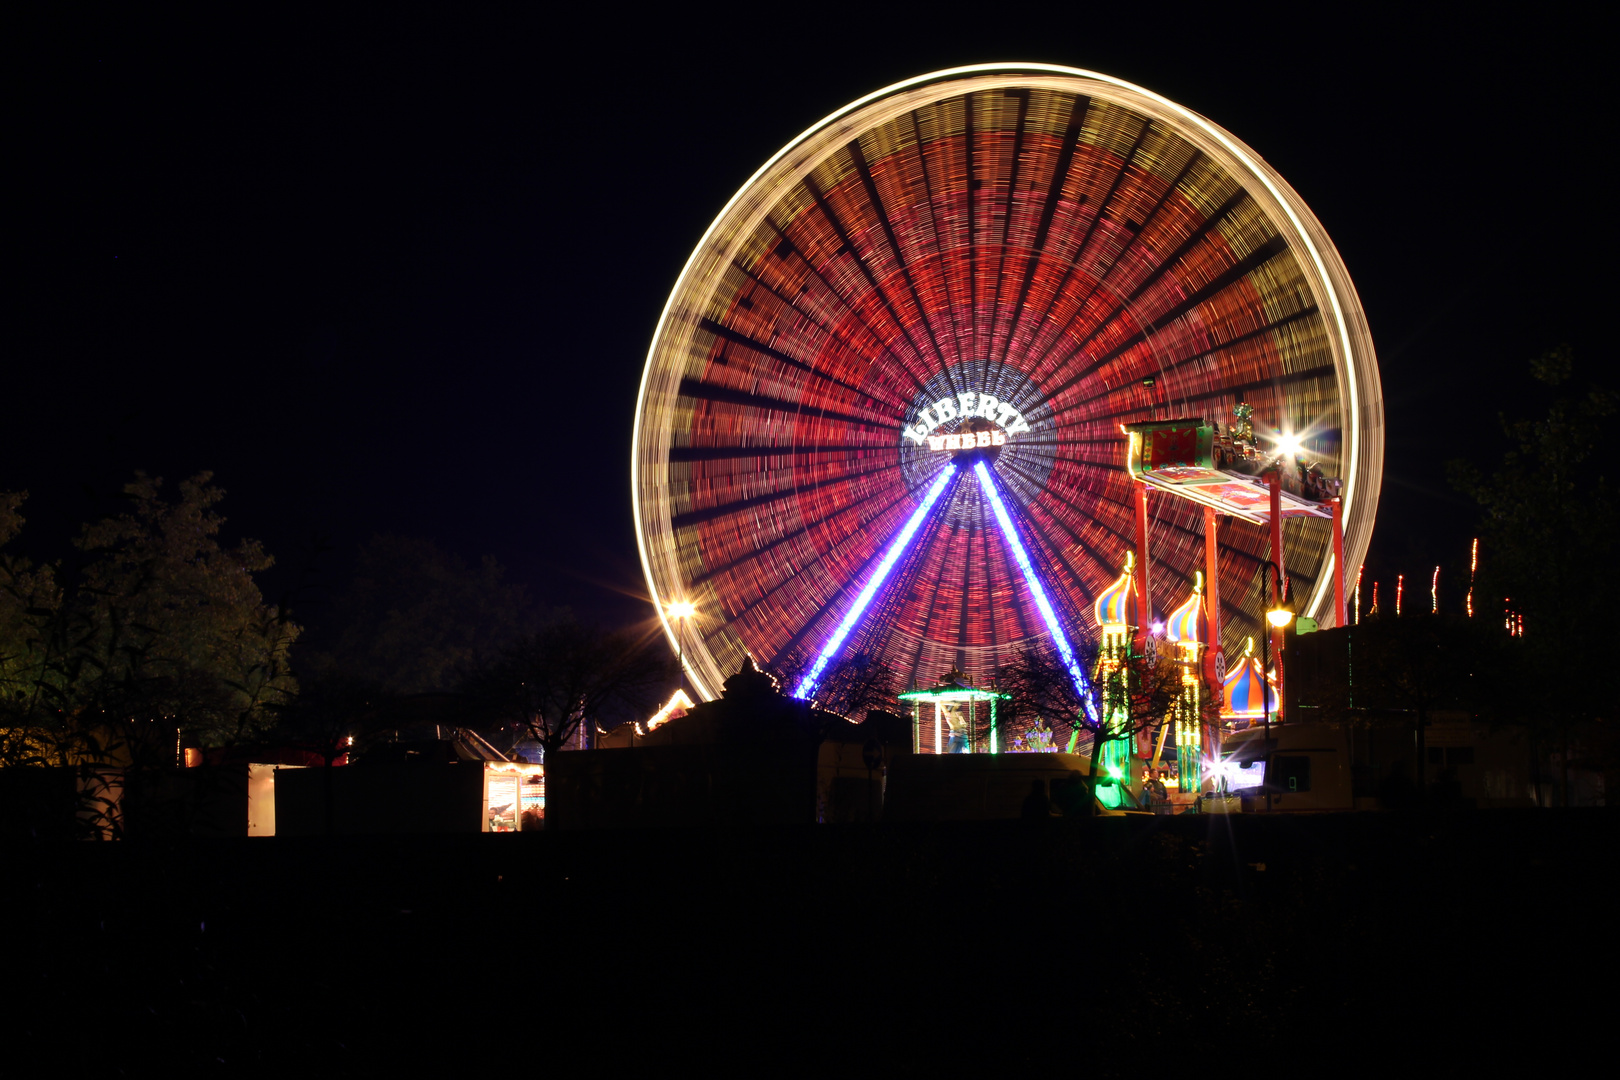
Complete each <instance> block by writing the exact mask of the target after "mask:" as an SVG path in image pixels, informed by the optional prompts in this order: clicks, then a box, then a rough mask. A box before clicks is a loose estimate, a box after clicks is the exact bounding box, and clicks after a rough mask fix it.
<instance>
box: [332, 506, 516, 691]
mask: <svg viewBox="0 0 1620 1080" xmlns="http://www.w3.org/2000/svg"><path fill="white" fill-rule="evenodd" d="M539 621H540V620H539V617H538V612H537V610H536V606H535V605H534V604H533V602H532V601H531V600H530V598H529V595H528V592H527V590H526V589H525V588H524V587H523V586H522V585H517V584H513V583H512V582H511V581H509V580H508V579H507V576H506V570H505V568H503V567H502V566H501V565H500V563H498V562H496V561H495V560H494V559H493V558H491V557H489V556H485V557H484V559H483V560H482V561H481V562H480V563H479V564H478V565H477V566H476V567H469V566H468V565H467V564H466V563H465V562H464V561H463V560H462V559H460V558H459V557H457V556H456V555H453V554H451V553H450V552H447V551H445V550H444V549H443V548H441V547H439V546H438V545H437V544H436V543H434V542H433V541H432V540H425V539H420V538H415V537H406V536H392V535H377V536H373V537H372V538H371V540H370V541H368V542H367V543H366V544H364V545H363V546H362V547H361V548H360V553H359V559H358V561H357V564H356V567H355V572H354V577H353V579H352V580H351V581H350V583H349V585H348V586H347V588H346V589H345V590H344V591H343V592H342V593H341V594H340V595H339V596H338V597H337V599H336V601H335V602H334V604H333V610H332V623H333V624H334V626H335V628H336V629H335V631H334V632H333V633H332V635H331V637H330V639H329V641H328V642H326V643H323V644H321V645H317V646H316V647H315V648H313V649H311V650H310V655H309V656H308V657H307V661H308V664H309V667H310V668H311V669H312V670H315V671H323V672H328V671H339V672H342V673H343V674H344V677H345V678H348V679H351V680H354V681H357V682H360V683H367V684H371V685H373V686H375V687H377V688H379V689H383V690H387V691H390V692H393V693H398V694H412V693H421V692H424V691H430V690H450V689H453V688H454V687H455V686H456V685H457V684H458V683H459V682H460V680H461V679H462V677H463V676H464V675H466V674H467V673H468V672H470V671H472V670H474V669H476V668H478V667H479V666H480V665H483V664H487V663H488V662H490V661H492V660H493V659H494V658H495V657H496V656H497V655H498V654H499V652H500V650H501V649H502V648H503V647H505V646H506V645H508V644H510V643H511V642H513V641H515V640H517V639H518V638H521V637H522V636H524V635H525V634H528V633H532V632H533V631H534V630H535V629H536V627H537V626H538V624H539Z"/></svg>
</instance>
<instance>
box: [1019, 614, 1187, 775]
mask: <svg viewBox="0 0 1620 1080" xmlns="http://www.w3.org/2000/svg"><path fill="white" fill-rule="evenodd" d="M1077 645H1078V646H1079V647H1078V648H1077V649H1076V650H1075V661H1076V664H1075V668H1076V669H1077V670H1078V671H1080V672H1082V673H1084V678H1080V679H1077V678H1076V677H1075V671H1073V670H1071V669H1070V668H1069V667H1068V666H1067V665H1066V664H1065V663H1064V661H1063V658H1062V657H1061V656H1060V655H1059V654H1058V651H1057V649H1056V648H1055V647H1053V645H1052V644H1051V642H1050V641H1049V640H1047V639H1045V638H1039V639H1036V640H1033V641H1028V642H1025V643H1024V645H1022V646H1021V647H1020V648H1019V649H1018V650H1017V652H1015V653H1014V654H1013V658H1012V660H1011V661H1009V662H1008V663H1007V664H1005V665H1004V666H1002V668H1001V669H1000V670H999V671H998V672H997V673H996V686H997V688H998V689H1000V690H1001V691H1003V692H1004V693H1006V694H1008V695H1010V697H1011V701H1010V702H1009V703H1008V712H1009V713H1010V715H1011V719H1012V721H1013V723H1014V724H1017V723H1019V722H1025V723H1029V722H1039V723H1044V724H1046V725H1048V726H1049V727H1050V728H1051V729H1052V730H1053V731H1054V732H1057V733H1059V734H1061V733H1064V732H1068V733H1069V743H1068V745H1069V747H1070V748H1071V749H1077V748H1078V743H1079V741H1080V738H1081V737H1082V736H1085V737H1088V738H1089V740H1090V743H1091V753H1090V758H1091V768H1090V772H1089V774H1088V776H1087V780H1086V786H1087V789H1088V790H1089V791H1090V792H1092V793H1093V794H1095V792H1096V790H1097V772H1098V762H1099V761H1100V759H1101V758H1102V756H1103V749H1104V747H1106V746H1107V745H1108V744H1109V743H1111V742H1117V741H1129V740H1131V739H1133V738H1135V737H1136V736H1137V735H1138V734H1139V733H1141V732H1144V731H1147V730H1148V729H1150V728H1152V727H1154V726H1156V725H1158V724H1161V723H1164V722H1165V721H1166V720H1168V719H1169V718H1170V717H1171V716H1172V714H1173V713H1174V711H1175V709H1176V708H1177V706H1178V704H1179V703H1181V702H1182V701H1183V699H1184V694H1185V685H1184V683H1183V680H1182V669H1181V665H1180V664H1178V663H1177V662H1176V661H1175V660H1174V659H1172V658H1171V657H1169V656H1168V655H1166V654H1163V653H1159V652H1157V651H1156V650H1150V651H1149V652H1148V653H1146V654H1143V653H1137V652H1135V651H1134V650H1133V649H1131V648H1130V646H1129V645H1128V644H1127V645H1125V646H1122V647H1119V648H1115V649H1108V648H1104V647H1102V646H1100V645H1099V643H1098V642H1096V641H1095V640H1094V639H1091V638H1079V639H1078V641H1077ZM1091 805H1094V802H1092V803H1091Z"/></svg>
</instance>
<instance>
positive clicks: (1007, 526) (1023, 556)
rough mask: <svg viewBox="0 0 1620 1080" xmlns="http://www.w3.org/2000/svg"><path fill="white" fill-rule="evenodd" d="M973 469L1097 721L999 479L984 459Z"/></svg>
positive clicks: (1084, 681)
mask: <svg viewBox="0 0 1620 1080" xmlns="http://www.w3.org/2000/svg"><path fill="white" fill-rule="evenodd" d="M973 471H974V472H976V473H978V474H979V486H980V487H982V488H984V493H985V494H986V495H987V496H989V498H990V505H991V507H992V508H993V509H994V510H995V512H996V521H997V522H998V523H999V524H1000V525H1001V533H1002V535H1003V536H1005V537H1006V538H1007V546H1008V547H1009V548H1011V549H1012V553H1013V558H1014V559H1015V560H1017V562H1018V569H1020V570H1022V571H1023V572H1024V583H1025V584H1027V585H1028V586H1029V593H1030V595H1031V596H1033V597H1034V598H1035V606H1036V607H1037V608H1039V609H1040V611H1041V618H1043V619H1045V620H1046V628H1047V629H1048V630H1050V631H1051V632H1052V643H1053V644H1054V645H1056V646H1057V651H1058V655H1059V656H1060V657H1062V658H1063V666H1064V667H1065V668H1067V669H1068V672H1069V677H1070V678H1071V679H1073V680H1074V689H1075V692H1076V693H1077V694H1078V695H1079V696H1080V701H1081V702H1082V703H1083V704H1084V706H1085V710H1086V715H1087V716H1089V717H1091V721H1092V723H1096V722H1097V708H1096V706H1095V705H1093V704H1092V701H1091V692H1090V691H1091V686H1090V683H1089V682H1088V680H1087V679H1086V674H1085V672H1084V671H1082V670H1081V668H1080V663H1079V661H1077V660H1076V659H1075V658H1074V650H1073V649H1072V648H1070V647H1069V639H1068V636H1067V635H1065V634H1064V633H1063V627H1062V625H1061V624H1060V623H1059V622H1058V617H1057V612H1055V611H1053V610H1052V604H1051V602H1050V601H1048V600H1047V599H1046V590H1045V589H1043V588H1041V579H1040V578H1038V577H1036V576H1035V567H1034V565H1033V564H1032V563H1031V562H1030V561H1029V552H1027V551H1025V550H1024V544H1023V541H1021V540H1019V539H1018V531H1017V530H1016V529H1014V528H1013V523H1012V517H1011V516H1010V515H1009V514H1008V513H1007V507H1006V505H1005V504H1004V503H1003V502H1002V501H1001V494H1000V492H998V491H997V490H996V482H995V481H994V480H992V479H991V478H990V467H989V466H988V465H986V464H985V463H984V462H983V461H979V462H977V463H976V464H975V465H974V466H973Z"/></svg>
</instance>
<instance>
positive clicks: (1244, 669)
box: [1221, 656, 1277, 717]
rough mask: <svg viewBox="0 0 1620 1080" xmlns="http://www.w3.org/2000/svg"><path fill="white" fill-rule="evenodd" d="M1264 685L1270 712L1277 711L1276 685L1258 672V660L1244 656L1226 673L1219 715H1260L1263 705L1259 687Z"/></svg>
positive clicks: (1263, 709) (1262, 711) (1263, 708)
mask: <svg viewBox="0 0 1620 1080" xmlns="http://www.w3.org/2000/svg"><path fill="white" fill-rule="evenodd" d="M1262 684H1264V685H1265V687H1266V698H1267V700H1268V702H1269V704H1270V706H1271V712H1272V713H1273V714H1275V713H1276V712H1277V687H1276V686H1275V685H1273V684H1272V683H1271V682H1270V681H1269V680H1266V679H1265V678H1263V677H1262V676H1261V674H1260V661H1258V660H1256V659H1255V658H1254V657H1252V656H1246V657H1244V658H1243V659H1242V660H1241V661H1240V662H1239V663H1238V664H1237V665H1236V666H1235V667H1233V668H1232V670H1231V671H1229V672H1227V673H1226V683H1225V685H1224V686H1223V687H1222V689H1221V715H1222V716H1224V717H1238V716H1260V715H1262V714H1263V713H1264V711H1265V706H1264V705H1262V704H1261V702H1260V687H1261V685H1262Z"/></svg>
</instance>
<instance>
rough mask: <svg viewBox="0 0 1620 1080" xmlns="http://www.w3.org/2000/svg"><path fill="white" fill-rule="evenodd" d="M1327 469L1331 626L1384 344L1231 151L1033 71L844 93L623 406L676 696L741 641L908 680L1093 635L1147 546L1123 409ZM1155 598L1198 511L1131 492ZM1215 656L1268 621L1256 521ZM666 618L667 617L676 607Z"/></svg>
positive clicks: (733, 665) (1188, 582)
mask: <svg viewBox="0 0 1620 1080" xmlns="http://www.w3.org/2000/svg"><path fill="white" fill-rule="evenodd" d="M1239 403H1246V404H1247V405H1249V406H1251V407H1252V410H1253V417H1254V429H1255V431H1256V432H1257V435H1258V437H1260V438H1262V439H1265V438H1270V439H1274V440H1276V441H1278V442H1279V443H1280V442H1286V443H1287V444H1288V445H1289V446H1290V447H1295V446H1297V447H1298V448H1299V449H1300V451H1301V453H1303V454H1305V455H1308V456H1309V458H1310V459H1311V460H1312V461H1313V462H1314V463H1317V464H1319V465H1320V469H1321V471H1322V472H1323V473H1325V474H1327V475H1329V476H1335V477H1338V478H1339V481H1340V486H1339V492H1340V498H1341V500H1342V506H1341V510H1342V525H1343V542H1344V557H1343V563H1344V565H1343V566H1339V565H1337V564H1336V563H1335V561H1334V557H1333V550H1332V548H1333V545H1332V543H1331V537H1330V530H1329V528H1328V527H1327V524H1326V523H1325V522H1323V521H1320V520H1316V519H1304V520H1299V521H1290V522H1288V528H1287V529H1286V530H1285V536H1284V541H1283V545H1284V548H1285V549H1286V561H1287V568H1288V574H1289V577H1290V579H1291V580H1292V582H1293V588H1294V589H1295V591H1296V594H1297V595H1298V596H1299V604H1300V609H1301V613H1302V614H1308V615H1312V616H1315V617H1317V618H1318V619H1319V620H1320V621H1321V622H1322V624H1323V625H1328V624H1330V623H1331V621H1332V600H1333V586H1332V584H1331V579H1332V576H1333V575H1334V574H1335V573H1339V574H1343V573H1344V568H1345V567H1350V568H1354V567H1356V566H1359V565H1360V563H1361V560H1362V558H1363V556H1364V555H1365V552H1366V548H1367V543H1368V541H1369V539H1370V536H1371V532H1372V525H1373V517H1374V513H1375V511H1376V509H1377V504H1378V489H1379V478H1380V473H1381V470H1382V458H1383V406H1382V399H1381V395H1380V390H1379V382H1378V371H1377V364H1376V359H1375V357H1374V353H1373V347H1372V342H1371V337H1370V335H1369V333H1368V330H1367V325H1366V320H1365V318H1364V316H1363V313H1362V310H1361V306H1360V302H1359V300H1358V299H1357V297H1356V293H1355V289H1354V287H1353V286H1352V284H1351V282H1350V278H1349V275H1348V273H1347V272H1346V270H1345V267H1344V265H1343V262H1342V261H1341V260H1340V258H1339V255H1338V253H1337V252H1336V251H1335V250H1334V248H1333V245H1332V243H1331V242H1330V241H1329V239H1328V237H1327V234H1326V232H1325V231H1324V230H1323V228H1322V226H1321V225H1320V224H1319V223H1318V222H1317V220H1316V218H1315V217H1314V216H1313V215H1312V214H1311V212H1310V210H1309V209H1308V208H1307V207H1306V206H1305V204H1304V202H1303V201H1302V200H1301V199H1300V198H1299V196H1298V195H1297V194H1295V193H1294V191H1293V189H1292V188H1290V187H1289V186H1288V185H1287V184H1286V183H1285V182H1284V181H1283V179H1282V178H1281V177H1280V176H1278V175H1277V173H1276V172H1275V171H1273V170H1272V169H1271V168H1270V167H1269V166H1268V165H1266V163H1265V162H1263V161H1262V160H1261V159H1260V158H1259V156H1258V155H1257V154H1255V153H1254V152H1253V151H1252V150H1250V149H1248V148H1247V147H1246V146H1244V145H1243V144H1242V143H1241V142H1239V141H1238V140H1237V139H1236V138H1234V137H1233V136H1232V135H1230V134H1228V133H1227V132H1225V131H1224V130H1222V129H1221V128H1219V127H1217V126H1215V125H1214V124H1212V123H1210V122H1209V121H1208V120H1205V119H1204V118H1202V117H1200V116H1198V115H1197V114H1195V113H1193V112H1191V111H1189V110H1187V109H1185V108H1183V107H1181V106H1179V105H1176V104H1174V103H1173V102H1170V101H1168V100H1166V99H1164V98H1162V97H1160V96H1158V95H1156V94H1153V93H1151V92H1150V91H1147V90H1144V89H1142V88H1140V87H1137V86H1133V85H1131V84H1129V83H1126V82H1122V81H1120V80H1118V79H1114V78H1111V77H1108V76H1105V75H1099V74H1096V73H1092V72H1086V71H1080V70H1076V69H1071V68H1062V67H1054V66H1048V65H1040V64H1016V65H984V66H975V67H966V68H956V69H952V70H948V71H941V72H935V73H933V74H929V75H925V76H922V77H919V78H915V79H911V80H908V81H906V82H903V83H899V84H896V85H894V86H890V87H887V88H886V89H883V90H880V91H878V92H876V93H873V94H871V95H868V96H867V97H864V98H862V99H860V100H859V101H856V102H853V103H851V104H850V105H848V106H846V107H844V108H843V109H840V110H839V111H838V112H836V113H834V114H833V115H831V116H829V117H827V118H826V119H824V120H822V121H821V122H820V123H818V124H816V125H815V126H813V127H812V128H810V129H809V130H808V131H806V132H804V133H803V134H802V135H800V136H799V137H798V138H796V139H794V140H793V141H792V142H791V143H789V144H788V145H787V146H786V147H784V148H783V149H782V150H781V151H780V152H778V153H777V154H776V155H775V156H774V157H773V158H771V160H770V161H768V162H766V163H765V165H764V166H762V167H761V168H760V169H759V171H758V172H757V173H755V174H754V176H753V177H752V178H750V179H749V181H748V182H747V183H746V184H745V185H744V186H743V188H742V190H740V191H738V192H737V194H736V195H734V196H733V197H732V199H731V200H730V202H728V203H727V204H726V206H725V208H724V209H723V210H722V211H721V213H720V215H719V217H718V218H716V219H715V221H714V223H713V224H712V225H711V226H710V227H709V230H708V232H707V233H705V235H704V237H703V239H702V241H701V242H700V243H699V244H698V246H697V249H696V250H695V251H694V252H693V253H692V256H691V258H690V259H689V260H688V262H687V264H686V266H685V268H684V269H683V271H682V272H681V275H680V278H679V279H678V281H677V283H676V285H675V289H674V291H673V292H672V294H671V295H670V298H669V301H668V303H667V305H666V306H665V309H664V313H663V317H662V319H661V320H660V322H659V325H658V329H657V332H656V334H655V335H654V338H653V342H652V347H651V350H650V352H649V354H648V358H647V364H646V370H645V372H644V374H643V377H642V383H641V390H640V396H639V399H638V402H637V410H636V422H635V436H634V445H633V449H632V465H631V471H632V488H633V498H634V509H635V518H636V527H637V539H638V543H639V545H640V553H641V559H642V566H643V569H644V571H645V573H646V577H647V583H648V587H649V589H650V591H651V595H652V598H653V600H654V603H655V604H656V606H657V607H658V610H659V612H660V617H661V618H662V619H663V620H664V627H665V631H666V633H667V634H668V635H669V638H670V641H671V644H672V646H673V647H675V648H676V649H677V650H678V651H679V653H680V655H681V657H682V659H683V664H684V666H685V668H686V670H687V672H688V674H689V676H690V678H691V679H692V681H693V683H694V686H695V688H696V689H697V691H698V692H699V693H700V694H701V695H703V696H704V697H712V696H714V695H715V694H716V693H718V691H719V688H720V685H721V683H722V681H723V680H724V678H725V677H726V676H727V675H728V674H730V673H731V672H734V671H736V670H737V669H738V667H739V666H740V665H741V664H742V663H743V662H744V658H745V657H747V656H752V657H754V658H755V659H756V660H757V661H758V662H759V663H761V664H763V665H766V666H773V665H779V664H782V663H784V662H786V661H787V659H788V658H789V657H792V656H794V655H795V654H797V655H800V656H804V657H811V658H815V657H818V656H819V657H821V658H822V659H823V661H825V660H826V659H829V658H831V657H834V656H836V655H838V654H839V653H847V652H851V651H855V650H860V651H864V652H867V653H870V654H873V655H875V656H879V657H881V658H883V659H885V660H886V661H887V662H888V663H890V664H891V665H892V666H893V667H894V668H895V669H896V670H897V672H898V673H899V675H900V678H901V680H902V681H903V682H905V683H906V684H907V685H928V684H930V683H932V682H934V681H937V679H938V677H939V676H940V675H941V674H942V673H944V672H946V671H947V670H951V669H955V670H958V671H966V672H976V673H988V672H990V671H992V670H994V669H995V668H996V667H997V666H999V664H1000V663H1001V662H1002V661H1003V660H1004V659H1005V658H1006V657H1007V656H1008V655H1009V653H1010V651H1011V650H1013V649H1015V648H1017V647H1018V646H1019V645H1020V643H1022V642H1025V641H1027V640H1029V639H1031V638H1034V637H1039V636H1042V635H1047V634H1052V635H1054V636H1056V637H1059V638H1061V637H1062V632H1061V631H1062V630H1064V629H1065V628H1066V632H1067V633H1068V634H1071V635H1072V634H1075V633H1083V632H1085V631H1086V629H1087V626H1088V624H1089V623H1090V622H1091V621H1092V620H1093V614H1092V605H1093V601H1094V599H1095V598H1096V597H1097V596H1098V595H1099V594H1100V593H1102V592H1103V591H1104V590H1106V589H1107V588H1108V587H1109V586H1110V585H1111V584H1113V583H1114V582H1115V580H1116V579H1117V578H1118V577H1119V574H1120V567H1121V560H1122V557H1123V555H1124V553H1125V552H1126V551H1128V550H1130V549H1131V548H1132V547H1133V545H1134V543H1135V533H1134V531H1133V530H1134V527H1135V524H1134V521H1133V513H1134V510H1133V494H1132V487H1131V484H1132V481H1131V477H1130V476H1129V474H1128V473H1127V472H1126V470H1125V467H1124V466H1125V457H1126V444H1127V436H1126V434H1125V431H1124V425H1126V424H1134V423H1140V422H1142V421H1155V420H1169V419H1173V418H1182V417H1189V416H1191V417H1208V418H1210V419H1213V420H1215V421H1218V422H1221V423H1223V424H1224V423H1225V422H1226V421H1228V420H1229V418H1230V417H1231V416H1232V413H1233V410H1234V408H1235V407H1236V406H1237V405H1238V404H1239ZM1149 513H1150V514H1151V516H1152V518H1153V520H1152V530H1151V533H1152V540H1151V545H1150V546H1151V552H1150V555H1151V559H1152V561H1153V564H1154V576H1153V578H1152V585H1151V606H1152V608H1153V610H1154V611H1155V612H1158V613H1164V612H1169V611H1171V610H1172V609H1174V608H1176V607H1177V606H1178V605H1180V604H1181V603H1182V602H1183V600H1184V599H1185V597H1186V595H1187V594H1188V592H1189V591H1190V590H1191V589H1192V587H1193V582H1194V578H1195V570H1196V569H1198V568H1200V567H1202V566H1203V565H1204V563H1203V562H1202V561H1201V560H1203V558H1204V555H1205V546H1204V533H1203V529H1202V524H1201V520H1200V518H1199V511H1198V508H1197V507H1196V506H1193V505H1192V504H1189V503H1186V502H1184V501H1181V500H1176V499H1158V500H1155V501H1154V502H1153V503H1152V504H1151V507H1150V510H1149ZM1218 542H1219V560H1218V561H1219V566H1220V581H1219V582H1218V584H1219V586H1220V588H1219V595H1220V597H1221V605H1222V613H1221V614H1222V618H1221V620H1220V625H1221V626H1222V635H1223V638H1224V639H1225V640H1224V643H1225V647H1226V650H1227V652H1228V653H1230V654H1232V655H1237V653H1239V652H1241V651H1242V650H1241V647H1240V643H1241V642H1242V640H1243V639H1244V638H1245V637H1246V636H1253V635H1255V634H1258V633H1260V632H1261V631H1260V628H1261V626H1262V622H1261V619H1260V609H1261V597H1260V592H1259V589H1258V588H1257V586H1256V582H1257V580H1258V576H1259V573H1260V568H1261V566H1262V565H1263V561H1264V560H1265V559H1266V558H1267V556H1268V546H1267V545H1268V539H1267V535H1266V530H1265V529H1264V528H1262V527H1259V526H1256V525H1254V524H1252V523H1249V522H1245V521H1241V520H1230V521H1227V522H1225V523H1223V524H1222V526H1221V528H1220V531H1219V539H1218ZM672 610H674V611H678V612H681V613H682V614H683V616H687V617H681V618H676V617H673V616H672V615H671V614H670V612H671V611H672Z"/></svg>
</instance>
